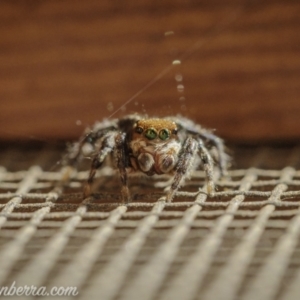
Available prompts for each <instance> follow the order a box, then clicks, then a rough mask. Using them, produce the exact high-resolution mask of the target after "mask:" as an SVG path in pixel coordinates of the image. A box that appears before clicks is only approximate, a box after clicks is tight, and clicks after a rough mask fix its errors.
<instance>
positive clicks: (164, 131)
mask: <svg viewBox="0 0 300 300" xmlns="http://www.w3.org/2000/svg"><path fill="white" fill-rule="evenodd" d="M169 137H170V133H169V131H168V130H167V129H162V130H161V131H160V132H159V138H160V139H161V140H166V139H168V138H169Z"/></svg>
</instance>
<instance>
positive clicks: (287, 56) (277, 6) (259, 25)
mask: <svg viewBox="0 0 300 300" xmlns="http://www.w3.org/2000/svg"><path fill="white" fill-rule="evenodd" d="M299 16H300V2H299V1H298V0H294V1H292V0H285V1H284V0H281V1H276V0H266V1H249V0H247V1H238V0H211V1H204V0H203V1H192V0H189V1H184V0H177V1H176V0H175V1H174V0H172V1H170V0H165V1H161V0H159V1H153V0H140V1H133V0H129V1H111V0H101V1H98V0H85V1H79V0H76V1H73V0H45V1H38V0H31V1H21V0H19V1H18V0H15V1H12V0H7V1H3V0H2V1H0V37H1V38H0V138H1V139H16V138H18V139H19V138H21V139H28V138H30V137H32V136H34V137H35V138H37V139H45V140H51V139H72V138H76V137H77V136H78V135H79V134H80V133H81V132H82V131H83V128H84V127H85V126H86V125H91V124H93V123H94V121H95V120H100V119H102V118H103V117H120V116H122V115H125V114H127V113H134V112H138V113H147V114H149V115H157V116H164V115H172V114H178V113H180V114H182V115H185V116H188V117H190V118H192V119H194V120H196V121H197V122H199V123H201V124H203V125H204V126H206V127H208V128H215V129H216V130H217V132H218V134H219V135H221V136H222V137H224V138H228V139H231V140H233V141H248V142H254V141H257V140H259V141H283V142H284V141H294V140H297V139H299V137H300V97H299V96H300V84H299V82H300V81H299V79H300V54H299V53H300V52H299V51H300V17H299ZM174 60H180V61H181V64H172V62H173V61H174ZM181 77H182V80H181ZM175 78H177V81H176V79H175ZM178 85H179V87H177V86H178ZM180 85H182V86H180ZM127 102H128V103H127ZM126 103H127V104H126ZM124 104H126V105H124Z"/></svg>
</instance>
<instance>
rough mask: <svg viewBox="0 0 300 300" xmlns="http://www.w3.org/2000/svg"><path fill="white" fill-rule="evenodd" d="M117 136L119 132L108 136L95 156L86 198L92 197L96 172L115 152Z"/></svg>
mask: <svg viewBox="0 0 300 300" xmlns="http://www.w3.org/2000/svg"><path fill="white" fill-rule="evenodd" d="M117 134H118V133H117V132H114V133H109V134H106V136H104V139H103V141H102V144H101V146H100V148H99V150H98V152H97V153H96V154H95V155H94V157H93V160H92V165H91V170H90V174H89V177H88V180H87V182H86V185H85V187H84V198H87V197H89V196H90V195H91V186H92V183H93V181H94V177H95V175H96V171H97V170H98V169H99V168H100V167H101V166H102V164H103V162H104V159H105V158H106V157H107V155H108V154H109V153H111V152H112V151H113V150H114V148H115V144H116V141H115V138H116V136H117Z"/></svg>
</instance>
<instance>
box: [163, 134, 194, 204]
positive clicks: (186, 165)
mask: <svg viewBox="0 0 300 300" xmlns="http://www.w3.org/2000/svg"><path fill="white" fill-rule="evenodd" d="M197 150H198V149H197V141H196V140H195V139H193V138H191V137H189V138H187V139H186V140H185V142H184V144H183V149H182V152H181V154H180V156H179V160H178V163H177V167H176V173H175V176H174V179H173V183H172V185H171V190H170V191H169V193H168V194H167V199H166V200H167V201H168V202H171V201H172V199H173V198H174V195H175V193H176V191H177V190H178V188H179V186H180V184H181V182H182V181H183V180H184V179H185V177H187V176H188V175H189V172H190V169H191V166H192V162H193V160H194V158H195V155H196V153H197Z"/></svg>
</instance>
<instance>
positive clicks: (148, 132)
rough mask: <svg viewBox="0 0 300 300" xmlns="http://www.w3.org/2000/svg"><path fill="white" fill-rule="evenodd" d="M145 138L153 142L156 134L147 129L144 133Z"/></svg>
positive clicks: (152, 130)
mask: <svg viewBox="0 0 300 300" xmlns="http://www.w3.org/2000/svg"><path fill="white" fill-rule="evenodd" d="M145 137H146V138H147V139H149V140H154V139H155V138H156V137H157V133H156V131H155V130H154V129H152V128H149V129H147V130H146V132H145Z"/></svg>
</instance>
